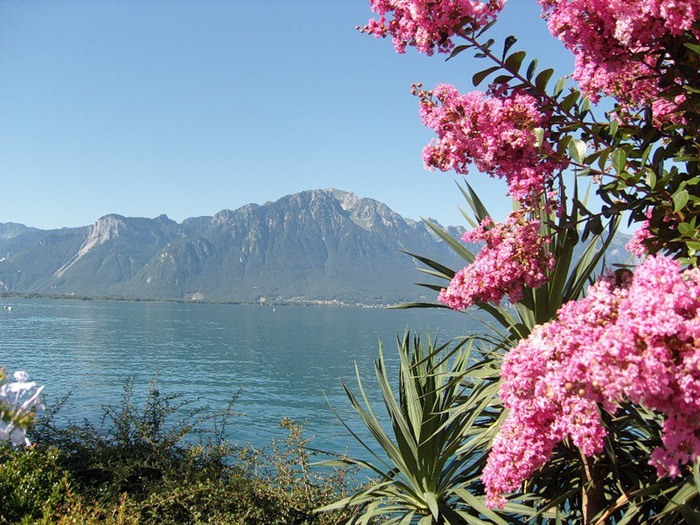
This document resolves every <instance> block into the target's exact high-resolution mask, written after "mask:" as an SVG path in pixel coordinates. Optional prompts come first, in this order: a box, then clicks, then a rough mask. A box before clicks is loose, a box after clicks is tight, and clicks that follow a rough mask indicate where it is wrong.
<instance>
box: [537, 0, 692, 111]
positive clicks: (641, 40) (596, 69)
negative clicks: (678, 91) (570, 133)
mask: <svg viewBox="0 0 700 525" xmlns="http://www.w3.org/2000/svg"><path fill="white" fill-rule="evenodd" d="M538 2H539V3H540V5H541V6H542V8H543V11H544V15H545V17H546V18H547V20H548V24H549V29H550V31H551V33H552V34H553V35H554V36H556V37H557V38H559V39H560V40H562V42H563V43H564V45H565V46H566V47H567V48H568V49H569V50H570V51H571V52H572V53H573V54H574V56H575V58H576V70H575V72H574V75H573V77H574V79H575V80H576V81H577V82H578V83H579V85H580V86H581V88H582V90H583V92H584V93H586V94H587V95H589V96H591V98H593V99H594V100H597V98H598V97H599V95H600V94H606V95H613V96H615V97H616V98H617V99H618V100H619V101H620V102H621V103H622V104H623V105H625V106H628V107H637V108H639V107H641V106H652V107H654V110H655V111H656V113H657V114H656V115H655V116H656V117H657V118H666V119H668V118H671V117H670V115H671V114H672V113H674V112H675V111H677V108H676V104H677V103H680V102H682V99H681V100H677V101H675V102H676V104H674V103H672V102H669V101H661V100H659V97H658V94H659V87H658V79H657V77H658V70H657V64H658V63H659V62H658V61H659V60H660V59H661V60H662V61H663V60H664V59H666V58H667V57H666V56H665V51H664V48H665V45H666V43H665V42H664V40H666V39H667V38H668V37H673V36H678V35H681V34H683V33H684V32H686V31H689V32H691V33H692V34H693V35H694V36H695V38H700V26H699V25H698V24H696V22H697V20H698V18H699V17H700V2H698V0H538Z"/></svg>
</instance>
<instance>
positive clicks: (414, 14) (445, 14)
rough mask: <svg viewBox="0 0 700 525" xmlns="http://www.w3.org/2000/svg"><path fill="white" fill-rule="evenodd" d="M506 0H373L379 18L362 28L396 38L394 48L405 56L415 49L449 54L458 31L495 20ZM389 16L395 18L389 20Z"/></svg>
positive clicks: (371, 32) (429, 53)
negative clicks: (466, 23) (407, 47)
mask: <svg viewBox="0 0 700 525" xmlns="http://www.w3.org/2000/svg"><path fill="white" fill-rule="evenodd" d="M505 1H506V0H487V1H486V2H485V3H483V2H480V1H479V0H370V7H371V9H372V11H374V12H375V13H377V14H378V15H379V19H372V20H370V21H369V22H368V23H367V25H366V26H365V27H364V28H362V31H363V32H364V33H369V34H372V35H374V36H376V37H377V38H379V37H382V38H383V37H386V36H388V35H391V36H392V40H393V44H394V48H395V49H396V51H397V52H398V53H404V52H405V51H406V46H413V47H415V48H416V49H418V51H420V52H421V53H426V54H427V55H432V54H433V53H434V52H435V49H437V50H438V52H439V53H449V52H450V51H451V50H452V48H453V47H454V43H453V42H452V37H453V36H454V34H455V31H456V30H457V29H459V28H461V27H463V26H464V25H465V20H467V21H468V24H469V25H471V26H472V27H473V28H475V29H478V28H481V27H484V26H485V25H486V24H488V23H489V22H491V21H492V20H494V19H495V17H496V15H497V14H498V13H499V12H500V10H501V9H502V8H503V5H504V4H505ZM388 15H391V17H390V18H389V17H388Z"/></svg>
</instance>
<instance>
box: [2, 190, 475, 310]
mask: <svg viewBox="0 0 700 525" xmlns="http://www.w3.org/2000/svg"><path fill="white" fill-rule="evenodd" d="M440 227H441V228H442V226H440ZM444 229H445V231H447V232H448V233H450V234H451V235H453V236H455V237H459V236H460V235H461V233H462V232H463V229H461V228H456V227H446V228H444ZM401 250H406V251H409V252H413V253H417V254H420V255H424V256H427V257H430V258H433V259H435V260H439V261H441V262H443V263H444V264H446V265H448V266H451V267H454V268H458V267H460V266H461V264H462V263H461V261H460V260H459V259H457V258H456V256H455V255H454V254H453V253H452V252H451V250H450V249H449V248H448V247H447V246H446V245H445V244H444V243H443V242H442V241H440V240H439V239H438V238H437V236H436V235H435V234H434V233H433V232H432V231H431V230H430V228H428V227H427V226H426V224H425V223H423V222H418V221H413V220H410V219H406V218H404V217H402V216H400V215H399V214H397V213H395V212H394V211H392V210H391V209H390V208H389V207H388V206H386V205H385V204H382V203H380V202H378V201H376V200H373V199H369V198H360V197H358V196H356V195H354V194H352V193H348V192H344V191H340V190H334V189H328V190H312V191H305V192H301V193H298V194H294V195H288V196H286V197H282V198H281V199H279V200H277V201H275V202H268V203H266V204H263V205H257V204H248V205H245V206H243V207H241V208H238V209H236V210H224V211H221V212H219V213H217V214H216V215H213V216H206V217H194V218H190V219H186V220H184V221H183V222H182V223H177V222H175V221H173V220H171V219H169V218H168V217H167V216H165V215H161V216H159V217H156V218H154V219H148V218H134V217H123V216H121V215H116V214H110V215H106V216H104V217H102V218H100V219H98V220H97V221H95V223H94V224H92V225H91V226H85V227H80V228H62V229H55V230H40V229H37V228H31V227H27V226H24V225H21V224H15V223H4V224H3V223H0V292H3V293H20V294H42V295H55V296H78V297H111V298H129V299H143V300H185V301H211V302H312V303H313V302H339V303H350V304H356V303H361V304H387V303H395V302H400V301H415V300H422V299H429V300H432V299H434V294H433V293H432V292H430V291H428V290H425V289H423V288H419V287H417V286H415V285H414V284H412V283H414V282H415V281H416V280H419V281H425V277H424V276H422V275H421V274H419V273H418V272H417V271H416V263H415V261H414V260H413V259H412V258H411V257H410V256H408V255H406V254H405V253H402V251H401ZM422 296H423V297H422Z"/></svg>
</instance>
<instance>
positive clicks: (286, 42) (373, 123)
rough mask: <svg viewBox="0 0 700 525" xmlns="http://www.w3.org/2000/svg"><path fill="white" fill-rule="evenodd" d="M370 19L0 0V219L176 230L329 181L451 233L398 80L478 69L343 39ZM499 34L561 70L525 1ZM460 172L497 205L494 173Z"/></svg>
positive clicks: (110, 1)
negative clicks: (154, 223)
mask: <svg viewBox="0 0 700 525" xmlns="http://www.w3.org/2000/svg"><path fill="white" fill-rule="evenodd" d="M371 17H372V13H371V11H370V9H369V4H368V2H367V1H366V0H49V1H40V0H0V223H6V222H17V223H21V224H25V225H27V226H34V227H38V228H43V229H50V228H59V227H75V226H86V225H89V224H92V223H93V222H94V221H95V220H97V219H98V218H99V217H102V216H104V215H106V214H109V213H118V214H121V215H125V216H132V217H156V216H159V215H161V214H166V215H167V216H168V217H170V218H171V219H173V220H176V221H178V222H181V221H182V220H184V219H186V218H188V217H197V216H205V215H214V214H216V213H217V212H219V211H221V210H224V209H236V208H238V207H240V206H243V205H245V204H248V203H251V202H253V203H258V204H263V203H264V202H267V201H274V200H277V199H279V198H280V197H282V196H284V195H289V194H292V193H296V192H299V191H304V190H310V189H319V188H337V189H341V190H346V191H351V192H353V193H355V194H357V195H359V196H361V197H370V198H374V199H377V200H379V201H381V202H384V203H386V204H387V205H388V206H389V207H391V208H392V209H393V210H394V211H396V212H398V213H400V214H401V215H403V216H405V217H409V218H412V219H419V218H421V217H431V218H434V219H437V220H438V221H439V222H441V223H442V224H445V225H448V224H449V225H456V224H462V223H463V222H464V220H463V218H462V216H461V213H460V211H459V207H460V206H462V207H463V206H464V201H463V199H462V197H461V195H460V192H459V190H458V188H457V186H456V181H461V180H462V177H461V176H458V175H456V174H455V173H442V172H428V171H426V170H425V169H424V167H423V164H422V160H421V151H422V149H423V147H424V146H425V145H426V144H427V143H428V141H429V140H430V139H431V137H432V132H431V131H430V130H428V129H426V128H424V127H423V126H422V124H421V121H420V118H419V116H418V101H417V98H416V97H414V96H412V95H411V94H410V86H411V84H412V83H414V82H422V83H423V85H424V86H426V87H430V86H432V85H434V84H436V83H440V82H448V83H452V84H454V85H456V86H457V87H458V88H459V89H460V90H462V91H468V90H471V89H473V87H472V85H471V77H472V75H473V74H474V73H475V72H476V71H478V70H480V69H485V68H486V67H488V66H489V65H490V64H489V63H487V62H486V61H484V60H476V59H474V58H473V57H472V55H473V54H469V53H463V54H462V55H460V56H459V57H457V58H455V59H454V60H451V61H449V62H445V57H444V55H436V56H433V57H426V56H424V55H420V54H418V53H416V52H415V51H414V50H409V51H408V52H407V53H406V54H404V55H399V54H397V53H395V51H394V49H393V47H392V45H391V42H390V40H388V39H385V40H382V39H375V38H373V37H371V36H368V35H364V34H361V33H359V32H358V31H357V30H356V29H355V28H356V26H357V25H360V26H361V25H364V24H365V23H366V22H367V20H368V19H369V18H371ZM509 34H514V35H516V36H517V37H518V43H517V44H516V45H515V47H514V48H513V50H517V49H523V50H525V51H527V52H528V57H530V58H538V59H539V63H540V68H544V67H547V66H553V67H555V69H556V71H557V74H559V75H565V74H568V73H570V72H571V70H572V69H573V60H572V58H571V57H570V55H569V54H568V53H567V52H566V51H565V50H564V49H563V47H562V46H561V44H560V43H559V42H558V41H556V40H554V39H553V38H552V37H551V36H550V35H549V33H548V32H547V28H546V24H545V23H544V22H543V21H542V20H541V19H540V18H539V10H538V8H537V5H536V2H535V1H534V0H510V2H509V3H508V4H507V5H506V9H505V10H504V12H503V13H502V14H501V18H500V20H499V23H498V24H497V25H496V26H495V27H494V31H493V35H491V36H492V37H494V38H496V40H497V41H498V42H502V40H503V39H504V38H505V36H507V35H509ZM466 180H468V181H469V182H470V183H471V184H473V185H474V186H475V187H476V188H477V190H478V191H479V193H480V194H481V195H482V197H483V199H484V200H485V202H486V203H487V207H489V208H490V209H491V210H492V211H493V212H494V213H493V214H494V215H495V216H496V217H497V218H499V217H501V218H502V217H503V216H504V215H505V213H506V212H507V210H508V209H510V201H509V200H508V199H507V198H506V197H505V195H504V193H505V186H504V185H502V184H501V183H500V182H499V181H493V180H491V179H489V178H488V177H486V176H484V175H482V174H479V173H477V172H476V171H473V173H470V174H469V175H468V176H467V179H466Z"/></svg>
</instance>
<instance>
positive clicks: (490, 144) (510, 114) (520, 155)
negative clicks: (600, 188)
mask: <svg viewBox="0 0 700 525" xmlns="http://www.w3.org/2000/svg"><path fill="white" fill-rule="evenodd" d="M417 94H418V95H419V96H420V98H421V102H420V115H421V118H422V119H423V123H424V124H425V125H426V126H427V127H429V128H430V129H432V130H433V131H435V132H436V133H437V135H438V138H437V139H436V140H435V139H434V140H432V141H431V142H430V143H429V144H428V145H427V146H426V147H425V149H424V150H423V161H424V163H425V166H426V168H428V169H433V168H437V169H440V170H442V171H448V170H450V169H453V170H455V171H456V172H457V173H461V174H466V173H467V172H468V165H469V164H471V163H473V164H474V165H475V166H476V167H477V169H479V170H480V171H482V172H485V173H488V174H490V175H492V176H495V177H500V178H505V179H506V181H507V183H508V188H509V192H510V195H511V196H512V197H513V198H515V199H517V200H519V201H521V202H523V203H532V202H534V201H538V200H539V198H540V196H541V195H542V194H543V193H544V191H545V188H546V185H547V183H548V182H549V180H550V178H551V175H552V173H553V172H554V170H555V169H557V168H558V167H561V166H560V164H559V163H557V162H554V161H552V160H551V159H548V158H545V157H544V156H543V155H540V152H539V150H538V147H537V144H536V142H537V141H536V137H535V134H534V133H533V131H532V130H533V128H536V127H543V126H546V125H547V121H548V119H547V115H546V114H545V113H544V112H542V111H541V110H540V109H539V107H538V103H537V100H536V99H535V98H534V97H532V96H530V95H528V94H526V93H513V94H511V95H510V96H506V95H502V96H487V95H485V94H484V93H482V92H480V91H472V92H470V93H466V94H462V93H460V92H459V91H458V90H457V89H456V88H455V87H454V86H451V85H448V84H438V85H437V86H435V88H434V89H433V90H432V91H429V92H426V91H418V92H417ZM545 147H546V145H545Z"/></svg>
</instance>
